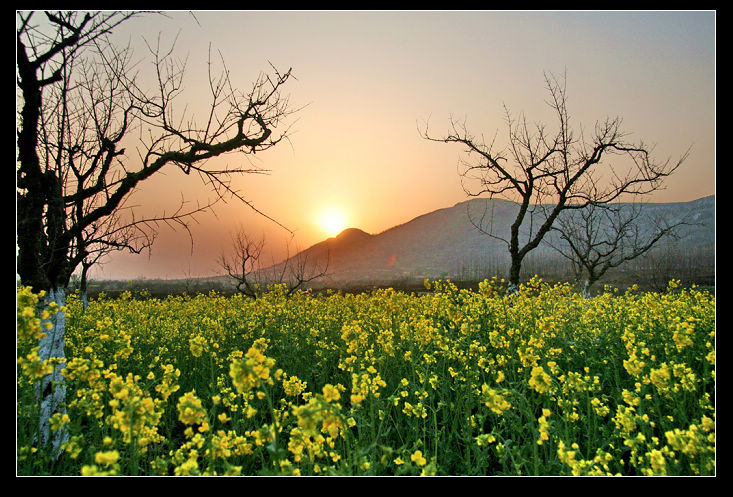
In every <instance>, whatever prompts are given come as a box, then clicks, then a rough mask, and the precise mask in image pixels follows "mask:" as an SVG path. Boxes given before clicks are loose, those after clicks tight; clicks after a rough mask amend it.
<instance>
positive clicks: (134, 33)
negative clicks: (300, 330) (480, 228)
mask: <svg viewBox="0 0 733 497" xmlns="http://www.w3.org/2000/svg"><path fill="white" fill-rule="evenodd" d="M159 33H160V34H161V36H162V39H163V40H168V41H171V40H173V38H174V37H175V36H176V35H177V34H178V37H179V38H178V42H177V45H176V47H177V50H178V52H177V53H178V54H179V55H180V56H182V57H187V58H188V61H187V67H188V78H187V79H186V81H185V82H184V84H185V85H186V86H185V97H184V98H183V99H181V102H182V103H183V102H184V101H185V102H186V103H187V104H189V105H190V106H191V108H192V109H196V108H197V107H196V106H197V104H198V105H205V101H204V102H203V103H202V102H201V101H200V99H201V97H205V96H206V93H205V88H206V87H205V84H206V61H207V53H208V50H209V45H211V47H212V49H213V50H218V51H221V53H222V55H223V57H224V60H225V61H226V64H227V66H228V69H229V70H230V71H231V77H232V80H233V82H234V83H235V84H237V85H238V86H240V87H241V88H242V89H244V90H246V89H248V87H249V86H250V85H251V84H252V82H253V81H254V80H255V78H256V77H257V75H258V74H259V73H260V72H261V71H266V70H268V69H269V64H270V63H272V64H273V65H274V66H275V67H277V68H278V69H280V70H282V71H285V70H287V69H288V68H292V69H293V74H294V76H295V77H296V78H297V80H291V81H289V82H288V83H287V85H286V86H285V88H284V90H285V91H286V92H287V93H288V94H289V95H290V101H291V105H292V106H293V107H301V106H304V108H303V109H302V110H301V111H300V112H298V113H297V114H296V116H294V117H296V118H297V120H293V121H291V123H292V124H293V127H292V134H291V138H290V142H289V143H287V142H283V143H281V144H280V145H278V146H277V147H276V148H274V149H271V150H269V151H266V152H264V153H262V154H258V155H257V157H256V164H257V165H258V166H259V167H262V168H265V169H268V170H270V174H269V175H266V176H265V175H256V176H255V175H249V176H244V177H241V178H238V179H237V180H235V181H236V185H237V186H238V187H239V188H240V189H241V191H242V192H243V193H244V194H245V196H246V198H247V199H248V200H250V201H251V202H252V203H253V204H254V205H255V206H256V207H257V208H258V209H260V210H261V211H263V212H265V213H266V214H267V215H268V216H271V217H272V218H274V219H276V220H277V221H278V222H280V223H282V224H283V225H285V226H287V227H288V228H289V229H291V230H293V231H294V232H295V234H296V235H295V239H294V240H291V242H290V245H291V253H292V252H294V251H295V250H296V248H301V249H302V248H307V247H308V246H310V245H312V244H314V243H316V242H318V241H321V240H323V239H324V238H326V237H328V236H330V235H329V234H328V233H327V232H326V231H325V230H324V228H323V227H322V226H321V224H320V218H321V215H322V213H323V211H325V210H327V209H334V210H335V211H337V212H340V213H341V216H342V217H343V218H344V222H345V227H358V228H361V229H363V230H365V231H367V232H370V233H379V232H381V231H384V230H386V229H388V228H390V227H392V226H395V225H398V224H401V223H404V222H407V221H409V220H411V219H413V218H414V217H416V216H419V215H421V214H424V213H427V212H430V211H433V210H436V209H440V208H443V207H449V206H452V205H454V204H455V203H457V202H461V201H464V200H466V199H467V197H466V195H465V193H464V192H463V190H462V188H461V184H460V181H459V177H458V174H457V165H458V161H459V159H460V158H461V157H465V156H464V155H463V150H462V149H461V147H459V146H457V145H449V144H441V143H433V142H429V141H426V140H425V139H423V138H422V137H421V135H420V129H424V126H425V123H426V122H429V125H430V130H431V133H432V134H433V135H435V136H442V135H444V134H446V133H447V131H448V123H449V119H450V117H451V116H453V117H454V118H456V119H459V120H465V121H466V124H467V126H468V128H469V129H470V130H471V131H472V132H473V133H474V134H476V135H479V134H481V133H483V134H484V135H485V136H487V137H492V136H493V135H494V134H495V133H496V132H497V131H498V134H497V143H501V142H502V140H504V142H505V140H506V125H505V121H504V114H503V112H504V110H503V106H504V105H506V106H507V107H508V108H509V109H510V110H511V111H512V112H513V113H514V114H515V115H516V114H518V113H520V112H524V113H525V115H526V116H527V118H528V120H529V121H530V122H534V121H544V122H546V123H547V124H548V126H550V127H551V126H552V125H553V124H554V122H553V121H552V115H551V114H549V113H548V110H549V108H548V106H547V104H546V103H545V100H546V98H547V96H548V94H547V92H546V90H545V85H544V77H543V74H544V73H545V72H551V73H556V74H562V73H564V72H565V73H566V74H567V94H568V107H569V112H570V115H571V120H572V121H573V123H574V124H575V125H576V126H578V127H579V126H581V125H582V126H583V128H584V129H586V130H592V129H593V126H594V124H595V123H596V121H600V120H603V119H605V118H606V117H608V116H611V117H615V116H619V117H621V118H622V119H623V129H624V130H626V131H628V132H630V133H631V135H630V137H629V138H630V139H633V140H639V139H642V140H643V141H644V142H645V143H647V144H653V145H654V146H655V148H654V152H655V154H656V156H657V157H658V158H660V159H666V158H668V157H671V158H672V159H675V158H678V157H679V156H680V155H681V154H683V153H684V152H685V151H686V150H687V149H688V147H690V146H692V151H691V154H690V156H689V159H688V160H687V161H686V162H685V163H684V164H683V166H682V167H681V169H680V170H679V171H678V172H677V173H676V174H675V175H674V176H673V177H672V178H670V179H669V181H668V182H667V188H666V190H664V191H662V192H660V193H658V194H656V195H655V196H654V197H652V198H650V200H653V201H659V202H664V201H689V200H694V199H697V198H700V197H704V196H707V195H711V194H713V193H714V192H715V68H716V65H715V13H714V12H495V11H470V12H469V11H452V12H451V11H424V12H415V11H404V12H399V11H316V12H313V11H292V12H266V11H257V12H250V11H228V12H221V11H219V12H195V18H194V16H193V15H191V14H190V13H188V12H173V13H169V16H168V17H167V18H162V17H159V16H156V17H147V18H141V19H137V20H134V21H132V22H131V23H130V24H128V25H126V27H125V28H122V29H120V31H119V33H118V36H120V37H121V38H124V39H126V38H130V39H131V40H132V42H133V43H134V44H136V43H139V42H140V40H141V37H143V36H144V37H146V38H147V39H149V40H154V39H155V38H156V37H157V36H158V34H159ZM142 54H143V53H142V51H141V52H140V55H142ZM228 160H232V159H228ZM181 193H183V194H184V198H185V199H186V200H187V201H190V202H195V201H196V200H201V201H205V200H206V199H207V198H208V197H209V195H208V193H207V191H206V189H205V188H203V187H202V185H201V183H200V181H199V180H197V179H196V178H194V177H184V176H183V175H182V174H177V173H176V172H173V171H171V172H170V173H168V174H166V175H165V176H159V177H158V178H154V179H153V180H152V181H150V182H149V183H147V184H146V185H145V186H144V187H143V188H142V189H141V191H140V192H138V193H137V194H136V196H135V201H134V202H133V203H134V204H135V205H140V206H141V207H140V209H146V210H147V209H150V212H151V213H153V214H154V213H160V212H161V211H162V210H163V209H165V210H166V211H167V212H169V211H170V210H171V209H172V208H175V207H176V206H177V203H178V201H179V199H180V198H181ZM141 212H142V210H141ZM215 212H216V216H213V215H207V216H200V217H199V218H198V221H199V223H198V224H195V225H193V226H192V231H193V237H194V245H193V253H192V248H191V244H190V240H189V238H188V234H187V233H185V232H184V231H180V230H179V231H176V232H173V231H170V230H167V229H165V228H163V229H161V232H160V236H159V239H158V240H157V241H156V244H155V245H154V247H153V253H152V257H150V258H148V257H147V256H146V255H140V256H131V255H123V254H115V255H114V256H112V257H111V258H110V259H109V260H108V263H107V264H105V265H104V266H103V267H101V268H99V269H98V270H97V271H96V272H95V275H94V276H95V277H101V278H121V279H137V278H140V277H145V278H157V277H163V278H176V277H183V276H186V275H190V276H209V275H214V274H216V273H217V272H220V270H219V268H218V265H217V262H216V259H217V257H218V256H219V255H220V254H221V253H222V251H226V250H228V249H229V248H230V246H231V240H230V235H231V233H233V232H234V231H235V230H237V229H238V228H239V227H244V228H245V229H246V230H247V232H248V233H250V234H252V235H254V236H260V235H265V236H266V238H267V243H268V246H269V247H270V248H271V249H273V250H276V251H277V252H278V253H282V249H283V248H284V247H285V241H286V239H287V233H286V232H285V231H284V230H283V229H282V228H280V227H278V226H277V225H276V224H274V223H272V222H271V221H268V220H266V219H264V218H263V217H262V216H258V215H257V214H255V213H254V212H252V211H251V210H250V209H248V208H247V207H246V206H245V205H242V204H240V203H237V202H235V201H232V202H229V203H228V204H226V205H221V206H220V207H218V208H217V209H216V211H215Z"/></svg>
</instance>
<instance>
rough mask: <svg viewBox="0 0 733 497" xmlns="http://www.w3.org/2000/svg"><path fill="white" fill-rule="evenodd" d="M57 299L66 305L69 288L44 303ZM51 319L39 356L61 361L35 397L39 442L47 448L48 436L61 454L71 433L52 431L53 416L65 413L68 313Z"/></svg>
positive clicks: (51, 294) (50, 294) (58, 290)
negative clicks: (37, 405)
mask: <svg viewBox="0 0 733 497" xmlns="http://www.w3.org/2000/svg"><path fill="white" fill-rule="evenodd" d="M51 302H56V304H57V305H58V307H59V308H61V307H62V306H64V305H66V290H65V289H64V288H54V289H51V290H50V291H49V292H48V293H47V294H46V297H45V299H44V302H43V305H44V306H47V305H48V304H50V303H51ZM48 321H49V322H50V323H51V325H52V327H51V328H50V329H49V330H46V336H45V337H43V338H41V342H40V350H39V352H38V355H39V356H40V358H41V360H47V359H49V358H52V357H56V358H61V362H60V363H59V364H58V365H57V366H55V367H54V370H53V372H52V373H51V374H48V375H46V376H44V377H43V378H42V379H41V381H40V383H38V384H37V385H36V399H37V400H38V402H39V405H40V409H41V412H40V421H39V422H40V425H39V428H40V437H41V439H40V445H41V447H46V446H47V444H48V442H49V439H50V440H51V443H52V448H53V453H54V455H55V456H57V457H58V456H59V455H60V454H61V444H62V443H64V442H65V441H66V440H68V438H69V435H68V432H67V431H66V430H65V429H64V428H62V429H60V430H58V431H57V432H55V433H52V432H51V431H50V419H51V416H53V415H54V414H55V413H57V412H58V413H61V414H64V413H65V412H66V385H65V383H64V375H63V372H62V370H63V369H64V368H65V367H66V360H65V355H64V344H65V340H64V331H65V328H66V314H65V313H63V312H61V311H60V310H59V311H58V312H57V313H56V314H55V315H52V316H51V317H50V318H49V319H48Z"/></svg>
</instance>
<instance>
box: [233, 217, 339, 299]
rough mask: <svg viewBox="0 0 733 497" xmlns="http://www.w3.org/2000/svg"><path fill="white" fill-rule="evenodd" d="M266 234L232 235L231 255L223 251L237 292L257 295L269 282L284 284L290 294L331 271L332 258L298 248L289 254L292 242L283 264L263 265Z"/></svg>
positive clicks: (238, 233) (250, 295)
mask: <svg viewBox="0 0 733 497" xmlns="http://www.w3.org/2000/svg"><path fill="white" fill-rule="evenodd" d="M264 247H265V238H264V236H263V237H261V238H258V239H254V238H252V237H251V236H249V235H248V234H247V233H246V232H245V230H244V229H241V228H240V229H239V230H238V231H237V232H236V233H235V234H234V235H232V249H233V250H232V254H231V255H230V256H227V255H225V254H222V255H221V256H220V257H219V260H218V262H219V266H221V268H222V269H223V270H224V271H225V273H226V275H227V276H229V277H230V278H232V280H233V281H234V284H235V286H236V289H237V291H238V292H240V293H242V294H244V295H246V296H248V297H251V298H254V299H256V298H258V296H260V295H262V293H263V292H264V291H266V290H267V288H268V287H269V286H270V285H276V284H277V285H284V286H285V288H286V293H287V295H288V296H289V295H292V294H293V293H295V292H296V291H297V290H298V289H301V288H303V287H304V286H306V285H307V284H309V283H310V282H312V281H315V280H317V279H320V278H323V277H324V276H326V275H327V274H328V266H329V262H330V257H328V255H327V256H326V258H325V260H313V259H312V258H311V257H310V256H309V254H308V252H307V251H299V250H297V248H296V254H295V255H294V256H293V257H290V244H289V243H288V244H286V253H285V258H284V260H283V261H282V262H280V263H275V261H274V260H273V261H271V263H270V264H269V266H265V265H264V264H263V260H262V257H263V249H264Z"/></svg>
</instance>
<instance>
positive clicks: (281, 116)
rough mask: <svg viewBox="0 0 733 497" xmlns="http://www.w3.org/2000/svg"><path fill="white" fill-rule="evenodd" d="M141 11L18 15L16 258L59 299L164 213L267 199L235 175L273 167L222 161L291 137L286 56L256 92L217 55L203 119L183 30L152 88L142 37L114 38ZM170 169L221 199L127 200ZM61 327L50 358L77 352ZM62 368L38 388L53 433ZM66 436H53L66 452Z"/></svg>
mask: <svg viewBox="0 0 733 497" xmlns="http://www.w3.org/2000/svg"><path fill="white" fill-rule="evenodd" d="M137 15H138V13H120V12H111V11H109V12H101V13H100V12H97V13H93V12H89V13H82V12H55V13H50V12H47V13H45V15H44V14H37V13H35V12H18V13H17V22H16V35H17V45H16V46H17V58H16V63H17V92H18V98H17V102H18V105H19V110H18V118H17V122H18V133H17V166H16V175H17V176H16V177H17V179H16V186H17V215H18V218H17V243H18V263H17V266H18V274H19V276H20V280H21V283H22V284H23V285H28V286H31V287H32V288H33V289H34V290H35V291H41V290H44V291H46V302H47V303H48V302H51V301H55V302H57V303H58V304H59V306H63V305H64V303H65V295H66V293H65V292H66V286H67V284H68V282H69V278H70V277H71V274H72V273H73V272H74V271H75V269H76V268H77V267H78V266H79V265H82V268H84V267H88V265H89V264H91V263H93V262H94V261H95V260H97V259H96V256H97V255H101V253H102V252H103V251H104V250H109V249H114V248H121V249H128V250H133V251H136V250H142V248H144V247H149V246H150V245H151V244H152V242H153V240H154V238H155V229H154V228H155V226H156V223H158V222H168V223H174V224H178V225H179V226H184V227H185V226H187V224H186V223H187V220H189V219H190V216H191V215H193V214H195V213H196V212H201V211H202V210H205V209H206V208H208V207H210V206H211V205H212V204H213V203H215V202H216V201H217V200H218V199H222V198H225V197H227V196H230V197H233V198H235V199H238V200H240V201H242V202H244V203H245V204H247V205H249V206H250V207H252V208H253V209H254V206H252V205H251V204H250V203H249V202H248V201H247V200H246V199H245V198H244V197H243V196H242V194H241V193H240V192H238V191H237V190H235V189H234V188H233V187H232V184H231V178H232V177H233V176H235V175H239V174H247V173H256V172H262V171H261V170H259V169H257V168H254V167H252V166H251V165H249V163H248V162H247V163H246V165H244V166H243V165H235V166H224V167H221V166H214V165H213V164H212V162H211V161H209V159H212V158H215V157H218V156H222V155H224V154H228V153H237V152H238V153H242V154H244V157H247V155H248V154H254V153H256V152H259V151H262V150H266V149H268V148H270V147H273V146H275V145H277V144H278V143H279V142H280V141H281V140H282V139H283V138H285V137H286V136H287V129H286V130H285V131H284V132H283V133H281V134H275V133H274V131H275V130H276V129H278V128H280V127H281V125H282V124H283V123H284V120H285V119H286V118H287V117H288V116H289V115H290V114H291V113H292V112H293V109H291V108H290V105H289V102H288V99H287V98H286V97H285V96H283V95H282V94H281V88H282V86H283V85H284V84H285V83H286V82H287V81H288V80H289V78H290V77H291V72H290V70H288V71H287V72H285V73H280V72H278V71H277V70H275V69H274V68H273V74H271V75H268V74H264V73H263V74H261V75H260V76H259V77H258V78H257V80H256V81H255V82H254V84H253V86H252V87H251V89H250V90H249V91H248V92H247V93H243V92H241V91H239V90H237V89H236V88H235V87H234V86H233V84H232V82H231V81H230V79H229V72H228V71H227V70H226V67H225V66H224V68H223V69H222V71H221V73H219V74H215V72H214V71H213V69H212V68H213V65H212V64H211V63H210V64H209V82H210V95H211V100H210V102H209V106H208V112H207V115H206V117H205V119H204V120H203V121H202V122H196V120H195V119H194V118H193V117H190V116H188V115H187V113H186V110H185V108H184V110H181V108H180V107H179V106H178V105H176V103H177V102H178V101H179V97H180V95H181V94H182V89H183V78H184V74H185V69H186V65H185V63H184V62H183V61H181V60H179V59H177V58H176V57H175V56H174V46H175V42H173V43H172V44H171V45H170V46H169V47H165V48H164V47H163V46H162V44H161V41H160V39H158V42H157V43H156V44H153V45H151V44H148V45H147V47H148V50H149V55H150V56H151V59H152V62H153V65H152V69H153V71H152V74H151V76H152V78H150V80H151V81H153V83H151V84H150V85H151V87H147V86H145V84H144V83H143V81H142V78H141V77H139V72H140V71H141V69H140V68H139V67H138V65H137V64H136V63H135V61H134V60H133V58H132V50H131V49H130V47H120V46H117V45H115V44H114V43H113V42H111V40H110V37H109V35H110V33H111V32H112V31H113V30H115V29H116V28H118V27H119V26H120V25H121V24H123V23H125V22H128V21H129V20H130V19H132V18H134V17H136V16H137ZM222 62H223V61H222ZM128 150H132V152H128ZM171 168H177V169H178V170H180V171H182V172H183V173H185V174H187V175H188V174H191V173H195V174H197V175H198V176H199V177H200V179H201V180H202V181H203V183H204V184H205V185H208V186H209V187H210V189H211V192H212V193H213V195H214V197H215V200H214V201H208V202H207V203H205V204H204V205H203V206H198V207H195V208H193V209H189V210H186V209H184V208H183V205H182V206H181V207H180V208H179V209H178V210H176V211H174V214H172V215H166V214H165V213H164V214H162V215H160V216H155V217H151V218H145V219H142V218H139V217H138V218H136V217H135V216H134V214H131V212H130V211H126V210H125V209H126V207H125V205H126V204H125V202H126V200H128V199H129V198H130V196H131V194H132V193H133V192H134V191H135V190H136V189H137V188H138V187H139V186H140V185H141V184H142V183H143V182H144V181H145V180H147V179H149V178H150V177H152V176H154V175H156V174H157V173H159V172H160V171H164V170H169V169H171ZM255 210H256V209H255ZM258 212H259V211H258ZM123 214H126V216H127V217H124V218H123ZM263 215H264V214H263ZM95 254H96V255H95ZM52 325H53V327H52V329H51V330H50V331H49V333H47V334H46V336H45V337H44V338H43V339H42V340H41V343H40V352H39V355H40V357H41V359H48V358H51V357H57V358H60V359H63V357H64V327H65V318H64V315H63V313H58V314H57V315H56V317H55V318H54V320H53V322H52ZM63 367H64V363H63V360H62V361H61V364H60V365H59V367H58V368H56V369H55V371H54V372H53V374H51V375H49V376H48V377H47V378H44V379H43V381H42V382H41V384H40V386H39V403H40V405H41V412H42V416H41V425H40V428H39V429H40V439H41V443H42V444H43V445H45V444H46V441H47V438H48V433H49V431H48V419H49V417H50V416H51V415H52V414H53V413H55V412H62V409H63V402H64V397H65V388H64V385H63V375H62V373H61V371H62V369H63ZM60 437H63V434H61V433H57V434H56V435H55V436H54V440H53V446H54V449H55V450H58V447H59V444H60V442H61V441H62V440H61V438H60Z"/></svg>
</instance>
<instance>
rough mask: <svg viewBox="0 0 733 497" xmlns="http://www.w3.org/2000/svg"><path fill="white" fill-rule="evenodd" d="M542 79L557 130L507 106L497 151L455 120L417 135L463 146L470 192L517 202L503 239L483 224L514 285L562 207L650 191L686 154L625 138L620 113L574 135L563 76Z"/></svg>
mask: <svg viewBox="0 0 733 497" xmlns="http://www.w3.org/2000/svg"><path fill="white" fill-rule="evenodd" d="M545 84H546V89H547V91H548V93H549V97H550V98H549V101H548V102H547V103H548V104H549V106H550V107H551V109H552V111H553V114H554V115H555V118H556V124H557V129H556V130H554V131H550V130H549V129H548V128H547V126H545V125H544V124H542V123H538V124H535V125H534V126H530V125H529V124H528V122H527V119H526V118H525V116H524V115H523V114H520V115H519V117H518V118H514V117H512V115H511V113H510V112H509V110H508V108H506V106H505V116H506V123H507V129H508V144H507V145H506V146H505V147H504V148H501V149H497V148H495V141H496V135H495V137H494V139H493V140H492V141H491V142H489V143H486V141H485V140H484V139H483V137H478V138H477V137H474V136H473V135H472V134H471V133H470V132H469V131H468V130H467V129H466V126H465V124H460V123H458V122H456V121H455V120H453V119H452V118H451V120H450V125H451V131H450V133H449V134H448V135H447V136H444V137H442V138H435V137H432V136H431V135H430V134H429V132H428V128H427V126H426V127H425V130H424V131H423V132H422V134H423V136H424V138H426V139H428V140H431V141H436V142H444V143H457V144H460V145H462V146H464V147H465V150H466V153H467V154H468V157H469V159H468V160H466V161H461V164H460V168H461V171H460V175H461V179H462V183H463V186H464V190H465V191H466V194H467V195H469V196H481V195H486V194H488V196H489V198H494V197H498V198H505V199H507V200H511V201H516V202H518V204H519V210H518V212H517V215H516V218H515V220H514V222H513V223H512V225H511V228H510V232H509V233H508V236H507V235H501V234H497V233H495V232H494V231H492V230H491V228H490V227H486V226H484V227H483V229H484V232H486V233H490V234H491V235H492V236H495V237H499V238H500V239H502V240H503V241H504V242H505V243H506V245H507V248H508V250H509V255H510V257H511V267H510V269H509V281H510V284H511V285H512V286H513V287H515V288H516V286H517V285H518V284H519V279H520V271H521V267H522V261H523V260H524V258H525V256H526V255H527V254H528V253H529V252H530V251H531V250H534V249H535V248H537V246H538V245H539V244H540V242H541V241H542V239H543V237H544V236H545V235H546V234H547V233H548V232H549V231H550V229H551V227H552V226H553V224H554V223H555V221H556V219H557V217H558V216H559V214H560V213H561V212H562V211H564V210H568V209H582V208H584V207H586V206H588V205H591V204H593V205H604V204H609V203H612V202H614V201H617V200H618V199H623V198H629V197H636V196H639V195H645V194H648V193H651V192H653V191H655V190H657V189H659V188H661V186H662V182H663V180H664V179H665V178H666V177H667V176H669V175H670V174H672V173H673V172H674V171H675V170H676V169H677V168H678V167H679V166H680V164H681V163H682V162H683V161H684V160H685V158H686V157H687V153H685V154H684V155H683V156H682V157H681V158H680V159H679V160H677V161H675V162H672V161H671V160H669V159H668V160H666V161H662V162H658V161H656V160H655V159H653V158H652V156H651V149H650V148H649V147H647V146H646V145H645V144H644V143H643V142H637V143H631V142H629V141H627V135H626V134H625V133H624V132H623V131H622V129H621V119H620V118H613V119H610V118H607V119H605V120H604V121H601V122H598V123H596V125H595V128H594V132H593V134H592V136H590V137H586V136H585V134H584V133H583V131H582V128H581V131H580V132H579V133H576V131H575V130H574V128H573V126H572V125H571V121H570V115H569V113H568V109H567V95H566V78H565V77H564V76H563V78H562V79H558V78H557V77H556V76H554V75H548V74H545ZM474 182H476V183H477V185H478V186H473V184H474ZM533 221H534V222H533ZM523 225H524V226H525V228H526V227H527V225H530V229H529V233H528V234H527V235H526V236H520V228H521V227H522V226H523ZM520 238H522V239H520Z"/></svg>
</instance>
